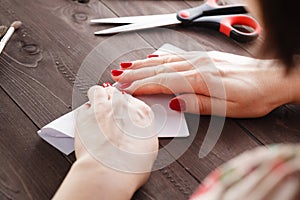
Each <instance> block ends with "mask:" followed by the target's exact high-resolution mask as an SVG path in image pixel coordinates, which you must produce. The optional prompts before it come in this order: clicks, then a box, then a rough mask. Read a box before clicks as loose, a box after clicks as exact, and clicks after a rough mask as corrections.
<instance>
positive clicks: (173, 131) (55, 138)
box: [38, 44, 189, 155]
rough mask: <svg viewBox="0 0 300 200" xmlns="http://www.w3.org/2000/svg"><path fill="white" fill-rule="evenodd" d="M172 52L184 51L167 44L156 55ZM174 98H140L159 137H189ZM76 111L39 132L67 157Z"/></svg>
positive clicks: (70, 148)
mask: <svg viewBox="0 0 300 200" xmlns="http://www.w3.org/2000/svg"><path fill="white" fill-rule="evenodd" d="M170 52H173V53H180V52H184V51H183V50H181V49H179V48H177V47H175V46H173V45H170V44H165V45H163V46H162V47H161V48H160V49H159V50H158V51H156V52H155V54H164V53H170ZM173 97H174V96H172V95H152V96H143V97H139V99H141V100H142V101H144V102H145V103H146V104H148V105H149V106H150V107H151V108H152V110H153V112H154V116H155V120H156V125H157V126H158V127H159V133H158V135H159V137H187V136H189V131H188V127H187V124H186V120H185V117H184V114H183V113H180V112H176V111H173V110H171V109H170V108H169V101H170V99H171V98H173ZM75 111H76V110H74V111H72V112H69V113H67V114H65V115H63V116H62V117H60V118H58V119H56V120H54V121H53V122H51V123H49V124H48V125H46V126H44V127H43V128H42V129H41V130H39V131H38V135H39V136H40V137H41V138H43V139H44V140H45V141H47V142H48V143H49V144H51V145H52V146H54V147H55V148H57V149H58V150H60V151H61V152H63V153H64V154H66V155H69V154H70V153H72V152H73V151H74V133H75V116H74V114H75Z"/></svg>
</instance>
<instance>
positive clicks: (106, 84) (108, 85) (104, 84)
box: [102, 82, 111, 88]
mask: <svg viewBox="0 0 300 200" xmlns="http://www.w3.org/2000/svg"><path fill="white" fill-rule="evenodd" d="M102 86H103V87H104V88H107V87H110V86H111V84H110V83H109V82H105V83H103V84H102Z"/></svg>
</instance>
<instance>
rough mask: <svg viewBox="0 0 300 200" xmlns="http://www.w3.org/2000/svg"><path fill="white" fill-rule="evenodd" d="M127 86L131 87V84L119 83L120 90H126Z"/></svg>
mask: <svg viewBox="0 0 300 200" xmlns="http://www.w3.org/2000/svg"><path fill="white" fill-rule="evenodd" d="M129 86H131V83H121V85H120V89H121V90H124V89H126V88H128V87H129Z"/></svg>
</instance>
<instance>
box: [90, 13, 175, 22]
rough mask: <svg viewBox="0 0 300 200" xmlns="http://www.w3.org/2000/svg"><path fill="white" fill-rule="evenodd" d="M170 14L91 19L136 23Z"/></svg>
mask: <svg viewBox="0 0 300 200" xmlns="http://www.w3.org/2000/svg"><path fill="white" fill-rule="evenodd" d="M168 15H170V14H162V15H144V16H132V17H114V18H102V19H92V20H90V22H91V23H99V24H134V23H142V22H144V21H148V20H157V19H164V18H165V17H168Z"/></svg>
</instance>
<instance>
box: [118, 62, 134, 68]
mask: <svg viewBox="0 0 300 200" xmlns="http://www.w3.org/2000/svg"><path fill="white" fill-rule="evenodd" d="M131 65H132V62H122V63H120V66H121V67H122V68H124V69H126V68H128V67H131Z"/></svg>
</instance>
